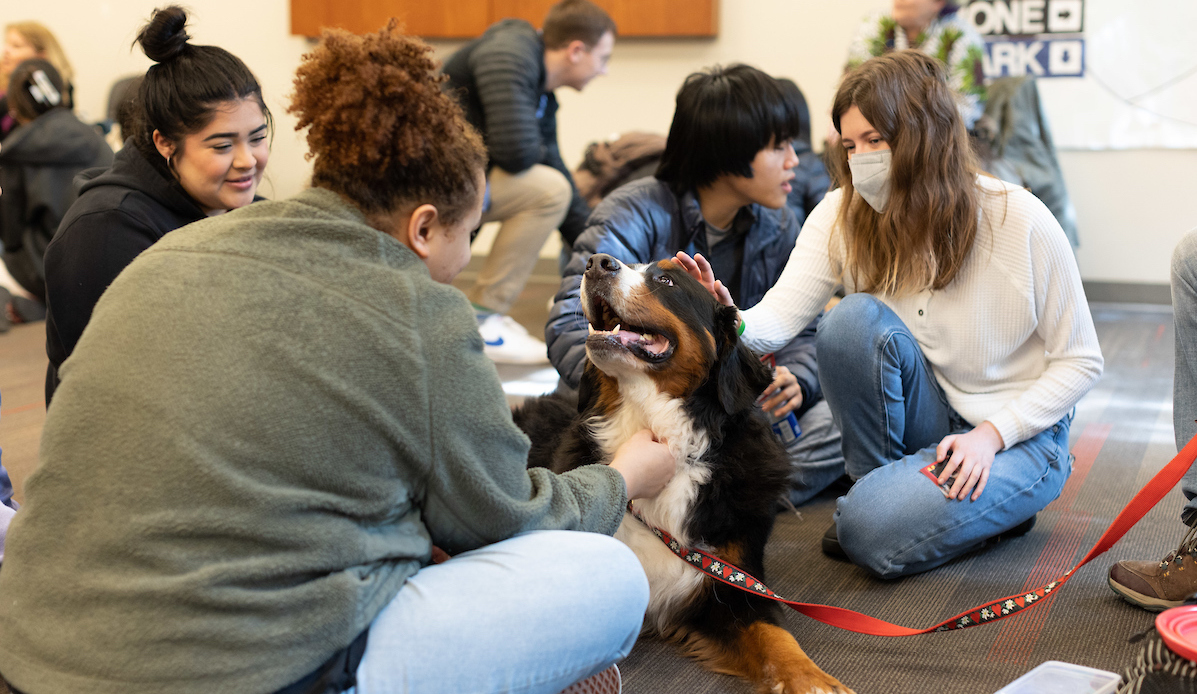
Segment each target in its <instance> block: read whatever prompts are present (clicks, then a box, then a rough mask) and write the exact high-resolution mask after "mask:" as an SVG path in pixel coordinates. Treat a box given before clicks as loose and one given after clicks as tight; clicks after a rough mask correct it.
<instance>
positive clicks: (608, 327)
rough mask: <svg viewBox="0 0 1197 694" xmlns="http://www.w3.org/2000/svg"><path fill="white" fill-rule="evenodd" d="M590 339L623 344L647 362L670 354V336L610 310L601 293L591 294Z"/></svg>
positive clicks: (621, 346)
mask: <svg viewBox="0 0 1197 694" xmlns="http://www.w3.org/2000/svg"><path fill="white" fill-rule="evenodd" d="M590 305H591V308H593V309H594V310H593V313H594V316H593V317H591V320H590V324H589V326H588V327H589V329H590V336H589V338H588V341H589V340H595V339H600V340H604V341H605V342H606V343H607V344H611V345H613V346H616V347H620V348H623V349H625V350H627V351H628V352H630V353H631V354H632V355H634V356H635V357H637V358H639V359H643V360H644V361H647V362H652V363H657V362H662V361H665V360H666V359H668V358H669V357H670V355H672V354H673V340H671V339H669V336H668V335H665V334H663V333H662V332H661V331H660V330H656V329H653V328H647V327H642V326H638V325H634V324H633V323H630V322H628V321H626V320H624V319H623V318H621V317H620V316H619V315H618V314H616V313H615V311H614V310H612V308H611V305H610V304H608V303H607V302H606V301H604V300H603V299H602V298H601V297H597V296H596V297H591V301H590Z"/></svg>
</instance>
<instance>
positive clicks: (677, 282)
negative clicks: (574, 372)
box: [582, 253, 771, 414]
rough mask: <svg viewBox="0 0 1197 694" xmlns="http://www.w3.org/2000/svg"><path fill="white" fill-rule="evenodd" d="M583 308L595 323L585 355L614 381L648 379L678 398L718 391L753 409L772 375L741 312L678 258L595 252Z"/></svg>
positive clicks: (733, 406)
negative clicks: (632, 260) (739, 322)
mask: <svg viewBox="0 0 1197 694" xmlns="http://www.w3.org/2000/svg"><path fill="white" fill-rule="evenodd" d="M582 311H583V313H584V314H585V315H586V319H587V321H588V322H589V323H590V336H589V337H587V338H586V354H587V356H589V357H590V362H591V363H592V364H593V365H594V366H595V367H596V368H597V369H598V371H600V372H601V373H602V375H604V376H606V377H607V378H608V379H611V380H612V381H618V382H624V383H627V382H629V381H633V380H636V379H648V380H650V381H651V382H652V383H653V385H655V387H656V389H657V390H658V391H660V392H663V393H668V394H669V395H670V396H672V397H677V398H685V397H689V396H691V395H693V394H694V393H696V392H697V391H699V390H700V389H703V390H707V389H711V390H713V391H714V392H713V395H714V396H715V397H716V398H717V400H718V402H719V404H720V405H721V406H722V408H723V409H724V411H725V412H726V413H727V414H733V413H736V412H740V411H743V410H746V409H748V408H750V407H752V405H753V403H754V402H755V400H756V398H757V396H759V395H760V394H761V392H762V391H763V390H764V389H765V387H766V386H767V385H768V384H769V382H770V380H771V377H770V374H769V370H768V369H767V368H766V367H765V366H764V365H763V364H761V363H760V361H759V360H758V359H757V358H756V357H755V356H754V355H753V354H752V352H750V351H749V350H748V348H747V347H745V346H744V345H743V344H742V343H741V342H740V339H739V337H738V335H737V334H736V309H735V308H733V307H730V306H723V305H721V304H720V303H719V302H717V301H716V300H715V298H714V297H712V296H711V295H710V293H709V292H708V291H707V290H706V289H705V288H704V287H703V286H702V285H701V284H699V282H698V281H697V280H695V279H694V278H692V277H690V275H689V274H687V273H686V271H685V270H684V269H683V268H682V267H681V266H680V265H678V264H677V263H676V262H674V261H672V260H662V261H660V262H657V263H650V264H647V265H626V264H624V263H622V262H620V261H619V260H617V259H615V258H613V257H611V256H609V255H606V254H604V253H599V254H596V255H593V256H591V257H590V260H589V261H588V262H587V264H586V273H585V274H584V275H583V277H582ZM610 385H612V386H615V385H616V384H615V383H611V384H610ZM600 390H601V388H600ZM610 391H611V392H610V393H609V394H608V395H607V398H608V399H610V398H616V397H617V395H616V394H617V393H618V388H611V389H610ZM599 399H600V401H601V400H602V399H603V398H602V397H601V396H600V398H599Z"/></svg>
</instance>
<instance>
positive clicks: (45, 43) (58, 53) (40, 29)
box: [4, 21, 75, 84]
mask: <svg viewBox="0 0 1197 694" xmlns="http://www.w3.org/2000/svg"><path fill="white" fill-rule="evenodd" d="M10 31H15V32H17V33H18V34H20V35H21V38H23V39H25V40H26V41H28V42H29V45H30V46H33V50H35V51H37V57H38V58H45V59H46V60H48V61H50V64H51V65H53V66H54V69H55V70H58V74H59V75H60V76H62V79H63V81H64V82H66V83H67V84H70V83H72V82H74V81H75V71H74V70H72V69H71V61H69V60H67V57H66V53H65V52H64V51H63V50H62V46H61V45H60V44H59V43H58V39H56V38H54V33H53V32H51V31H50V30H49V29H47V28H46V27H45V25H44V24H41V23H40V22H33V21H29V22H13V23H11V24H8V25H6V26H5V27H4V33H6V34H7V33H8V32H10ZM5 77H7V75H5Z"/></svg>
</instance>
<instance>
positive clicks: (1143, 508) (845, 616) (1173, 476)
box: [628, 436, 1197, 636]
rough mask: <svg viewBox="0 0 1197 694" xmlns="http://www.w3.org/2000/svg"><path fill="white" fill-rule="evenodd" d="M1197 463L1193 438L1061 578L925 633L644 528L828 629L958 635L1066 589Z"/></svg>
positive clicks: (714, 574)
mask: <svg viewBox="0 0 1197 694" xmlns="http://www.w3.org/2000/svg"><path fill="white" fill-rule="evenodd" d="M1195 458H1197V436H1194V437H1193V438H1192V439H1191V440H1190V441H1189V443H1188V444H1186V445H1185V447H1184V448H1183V449H1181V451H1180V453H1177V454H1176V457H1175V458H1173V459H1172V462H1170V463H1168V464H1167V465H1166V466H1164V469H1162V470H1160V471H1159V472H1158V473H1157V474H1156V476H1155V477H1152V478H1151V480H1150V481H1149V482H1148V483H1147V484H1145V485H1143V488H1142V489H1140V490H1139V492H1138V493H1137V494H1135V496H1134V498H1132V499H1131V500H1130V503H1128V504H1127V505H1126V506H1125V507H1124V508H1123V509H1122V510H1121V511H1120V512H1119V513H1118V516H1117V517H1116V518H1114V522H1113V523H1110V527H1109V528H1106V531H1105V532H1104V533H1102V536H1101V537H1100V538H1099V539H1098V540H1097V544H1095V545H1093V548H1092V549H1090V550H1089V552H1088V553H1086V554H1085V557H1084V558H1083V559H1081V561H1080V563H1078V564H1077V565H1076V566H1074V567H1072V568H1071V569H1069V570H1068V571H1067V572H1065V573H1064V575H1063V576H1061V577H1059V578H1057V579H1056V580H1054V581H1052V582H1051V583H1048V584H1047V585H1044V586H1041V587H1039V588H1036V589H1035V590H1032V591H1030V592H1027V593H1020V594H1018V595H1009V596H1006V597H1004V598H1002V599H1000V600H994V601H993V602H989V603H986V604H984V605H980V606H978V607H973V608H971V609H968V610H965V611H964V612H961V613H960V614H958V615H956V616H955V617H952V618H951V619H947V620H944V621H942V622H940V623H939V624H936V625H934V626H930V627H927V628H925V629H912V628H910V627H904V626H901V625H899V624H893V623H891V622H887V621H885V620H882V619H877V618H876V617H870V616H868V615H867V614H861V613H860V612H853V611H852V610H846V609H844V608H842V607H832V606H831V605H819V604H815V603H808V602H794V601H793V600H786V599H785V598H782V597H781V596H779V595H777V594H776V593H774V592H773V591H772V590H770V589H769V588H768V586H766V585H765V584H764V583H761V582H760V581H758V580H757V579H756V578H754V577H753V576H751V575H750V574H748V573H746V572H744V571H743V570H741V569H740V568H738V567H736V566H733V565H731V564H728V563H727V562H725V561H723V560H721V559H719V558H718V557H716V556H713V555H711V554H708V553H707V552H704V551H702V550H701V549H690V548H687V547H683V546H682V545H681V543H680V542H678V541H677V540H675V539H674V538H673V536H672V535H670V534H669V533H667V532H665V531H664V530H660V529H658V528H654V527H652V526H651V525H648V524H647V523H645V525H646V526H647V527H648V528H649V530H652V531H653V533H654V534H655V535H656V536H657V537H659V538H661V541H662V542H664V543H665V544H666V545H667V546H668V547H669V549H670V551H672V552H673V553H674V554H676V555H677V556H678V557H680V558H681V559H682V561H685V562H686V563H687V564H690V565H691V566H693V567H694V568H696V569H698V570H699V571H701V572H703V573H704V574H706V575H707V576H710V577H711V578H713V579H715V580H716V581H719V582H721V583H725V584H727V585H729V586H734V587H736V588H739V589H740V590H743V591H746V592H749V593H753V594H756V595H761V596H763V597H766V598H770V599H772V600H776V601H777V602H780V603H784V604H786V605H789V606H790V607H792V608H794V609H795V610H797V611H798V612H801V613H802V614H804V615H806V616H807V617H810V618H811V619H815V620H817V621H820V622H823V623H824V624H830V625H831V626H833V627H839V628H840V629H847V630H848V631H855V632H858V633H861V634H871V635H873V636H914V635H916V634H926V633H930V632H932V631H954V630H956V629H967V628H969V627H975V626H979V625H981V624H989V623H991V622H996V621H998V620H999V619H1004V618H1006V617H1009V616H1010V615H1014V614H1018V613H1019V612H1021V611H1023V610H1025V609H1029V608H1030V607H1032V606H1034V605H1035V604H1036V603H1038V602H1039V601H1040V600H1042V599H1043V598H1045V597H1047V596H1048V595H1050V594H1051V593H1053V592H1054V591H1056V590H1058V589H1059V588H1060V586H1062V585H1064V584H1065V583H1066V582H1067V581H1068V579H1070V578H1072V575H1073V573H1075V572H1076V570H1077V569H1079V568H1081V567H1082V566H1084V565H1085V564H1088V563H1089V562H1090V561H1092V560H1093V559H1095V558H1097V557H1098V556H1099V555H1101V554H1103V553H1104V552H1105V551H1106V550H1108V549H1109V548H1110V547H1113V546H1114V543H1115V542H1117V541H1118V540H1120V539H1122V536H1123V535H1125V534H1126V531H1128V530H1130V529H1131V527H1132V526H1133V525H1134V524H1135V523H1137V522H1139V520H1140V519H1141V518H1143V516H1144V515H1146V513H1147V512H1148V511H1149V510H1151V508H1152V507H1153V506H1155V505H1156V504H1157V503H1159V501H1160V499H1162V498H1164V496H1165V495H1166V494H1167V493H1168V491H1169V490H1171V489H1172V487H1174V486H1176V483H1177V482H1179V481H1180V478H1181V477H1183V476H1184V474H1185V472H1186V471H1188V469H1189V466H1191V465H1192V464H1193V460H1194V459H1195ZM628 510H629V511H630V512H631V513H632V515H634V516H636V518H639V519H640V522H642V523H643V522H644V519H643V518H640V515H639V514H638V513H636V511H635V509H634V508H633V507H632V504H631V503H629V504H628Z"/></svg>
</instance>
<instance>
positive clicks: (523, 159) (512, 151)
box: [470, 40, 546, 173]
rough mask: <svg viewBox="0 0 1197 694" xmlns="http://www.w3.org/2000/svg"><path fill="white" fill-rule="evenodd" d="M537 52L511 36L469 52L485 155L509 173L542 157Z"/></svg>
mask: <svg viewBox="0 0 1197 694" xmlns="http://www.w3.org/2000/svg"><path fill="white" fill-rule="evenodd" d="M537 59H538V55H537V54H535V52H529V50H528V47H527V46H525V45H523V43H522V42H519V41H515V40H495V41H489V42H487V43H485V44H483V45H481V46H479V47H478V48H477V49H475V50H474V52H473V53H472V54H471V55H470V67H471V72H472V73H473V75H474V82H475V85H476V89H477V94H478V100H479V102H481V104H482V116H483V118H484V120H485V123H486V132H485V138H486V149H487V152H488V154H489V156H490V161H491V163H492V164H494V165H495V166H498V167H499V168H501V169H503V170H504V171H507V172H509V173H520V172H521V171H525V170H527V169H528V167H530V166H532V165H533V164H538V163H540V162H542V161H544V158H545V154H546V152H545V148H546V143H545V142H544V140H543V138H542V136H541V130H540V124H539V123H538V122H537V119H536V111H537V109H538V108H539V106H540V97H541V94H542V92H541V88H540V84H539V83H538V80H539V76H540V72H541V70H542V69H543V66H541V65H538V64H537V63H536V61H537Z"/></svg>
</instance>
